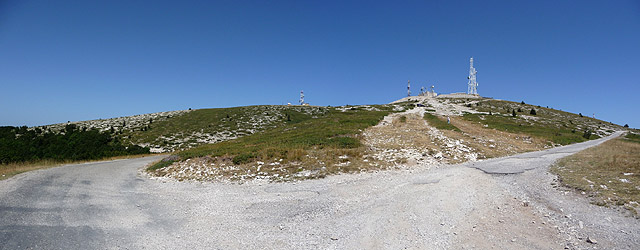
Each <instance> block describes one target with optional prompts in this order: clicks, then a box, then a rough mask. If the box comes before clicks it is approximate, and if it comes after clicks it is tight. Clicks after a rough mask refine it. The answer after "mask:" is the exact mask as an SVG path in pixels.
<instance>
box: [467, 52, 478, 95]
mask: <svg viewBox="0 0 640 250" xmlns="http://www.w3.org/2000/svg"><path fill="white" fill-rule="evenodd" d="M477 73H478V71H476V69H475V68H474V67H473V57H472V58H471V60H469V76H468V77H467V79H469V88H468V89H467V94H470V95H477V94H478V82H477V81H476V74H477Z"/></svg>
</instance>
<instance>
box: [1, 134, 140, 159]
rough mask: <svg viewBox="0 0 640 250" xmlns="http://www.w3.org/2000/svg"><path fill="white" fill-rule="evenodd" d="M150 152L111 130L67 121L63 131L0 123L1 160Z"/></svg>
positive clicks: (98, 156)
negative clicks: (87, 126) (92, 127)
mask: <svg viewBox="0 0 640 250" xmlns="http://www.w3.org/2000/svg"><path fill="white" fill-rule="evenodd" d="M146 153H149V148H148V147H144V148H143V147H140V146H138V145H125V144H123V143H122V142H121V141H120V140H119V139H118V138H117V137H114V136H112V133H109V132H106V131H105V132H100V131H99V130H97V129H87V128H78V127H77V126H76V125H75V124H67V125H66V126H65V128H64V130H62V131H60V132H57V133H56V132H51V131H43V130H42V129H40V128H34V129H28V128H27V127H26V126H22V127H12V126H3V127H0V164H6V163H13V162H25V161H37V160H44V159H51V160H95V159H101V158H105V157H111V156H120V155H134V154H146Z"/></svg>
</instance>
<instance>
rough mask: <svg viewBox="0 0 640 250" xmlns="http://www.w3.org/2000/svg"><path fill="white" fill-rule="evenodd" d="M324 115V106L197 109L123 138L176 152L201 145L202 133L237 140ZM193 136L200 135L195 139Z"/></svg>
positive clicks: (326, 110)
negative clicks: (179, 142) (175, 149)
mask: <svg viewBox="0 0 640 250" xmlns="http://www.w3.org/2000/svg"><path fill="white" fill-rule="evenodd" d="M326 112H328V109H327V108H325V107H312V106H275V105H263V106H246V107H234V108H216V109H199V110H194V111H191V112H188V113H185V114H183V115H180V116H176V117H172V118H170V119H167V120H163V121H157V122H153V123H152V124H150V126H151V129H148V130H146V131H142V130H136V131H132V132H131V131H129V132H126V133H125V134H124V135H123V137H124V138H126V140H127V141H131V142H134V143H150V144H152V145H159V146H163V147H164V146H169V148H177V149H180V148H186V147H193V146H197V145H199V144H202V143H198V142H197V141H196V139H197V138H206V137H205V136H204V135H205V134H212V135H213V134H218V133H226V134H228V135H229V136H232V137H239V136H244V135H248V134H252V133H253V132H259V131H264V130H268V129H271V128H274V127H278V126H281V125H284V124H293V123H298V122H301V121H304V120H307V119H311V118H312V117H314V116H322V115H324V114H325V113H326ZM196 134H200V135H202V136H201V137H198V136H196ZM178 140H186V141H188V142H189V143H186V144H184V145H180V146H178V145H177V143H176V141H178ZM174 144H175V145H174ZM173 146H174V147H173Z"/></svg>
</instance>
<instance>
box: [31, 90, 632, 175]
mask: <svg viewBox="0 0 640 250" xmlns="http://www.w3.org/2000/svg"><path fill="white" fill-rule="evenodd" d="M447 119H448V120H449V122H447ZM71 124H75V125H76V126H78V127H80V128H88V129H91V128H96V129H99V130H100V131H110V132H111V133H112V134H113V135H114V136H116V137H118V138H119V140H121V141H123V142H125V143H130V144H134V145H138V146H141V147H149V148H150V149H151V152H173V154H174V156H172V157H169V158H168V159H167V160H165V161H163V162H160V163H159V164H156V165H155V166H154V167H152V168H151V169H153V171H152V172H153V174H154V175H157V176H168V177H173V178H177V179H196V180H247V179H268V180H290V179H300V178H317V177H322V176H326V175H328V174H336V173H343V172H360V171H370V170H376V169H388V168H410V167H411V166H414V165H416V164H428V165H433V166H437V165H438V164H451V163H461V162H465V161H477V160H482V159H487V158H494V157H500V156H506V155H513V154H516V153H522V152H529V151H536V150H541V149H546V148H551V147H556V146H560V145H567V144H572V143H576V142H582V141H586V140H590V139H596V138H600V137H604V136H607V135H610V134H612V133H613V132H614V131H617V130H624V129H625V128H623V127H622V126H620V125H616V124H612V123H610V122H605V121H601V120H598V119H594V118H590V117H585V116H582V115H581V114H572V113H568V112H564V111H560V110H556V109H551V108H547V107H542V106H539V105H531V104H526V103H524V102H519V103H518V102H511V101H504V100H496V99H491V98H482V97H479V96H471V95H465V94H449V95H440V96H438V97H435V98H433V97H425V96H411V97H405V98H402V99H400V100H397V101H394V102H392V103H390V104H383V105H357V106H339V107H320V106H297V105H293V106H291V105H287V106H283V105H260V106H246V107H234V108H216V109H199V110H182V111H170V112H161V113H153V114H144V115H137V116H130V117H119V118H112V119H100V120H92V121H81V122H73V123H71ZM66 125H67V124H54V125H48V126H42V127H39V128H40V129H43V130H51V131H56V130H62V129H63V128H64V127H65V126H66ZM267 166H268V167H267Z"/></svg>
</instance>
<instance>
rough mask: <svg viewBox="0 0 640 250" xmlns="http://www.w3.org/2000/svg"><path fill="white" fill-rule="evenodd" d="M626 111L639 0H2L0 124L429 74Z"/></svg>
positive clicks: (530, 98)
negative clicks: (472, 76) (471, 76)
mask: <svg viewBox="0 0 640 250" xmlns="http://www.w3.org/2000/svg"><path fill="white" fill-rule="evenodd" d="M472 56H473V57H474V60H475V66H476V68H477V70H478V82H479V87H478V92H479V93H480V94H481V95H483V96H488V97H494V98H499V99H506V100H513V101H518V102H519V101H522V100H524V101H525V102H527V103H531V104H536V105H542V106H549V107H553V108H557V109H562V110H566V111H570V112H575V113H578V112H581V113H583V114H588V115H591V114H593V113H595V115H596V117H597V118H600V119H604V120H606V121H611V122H614V123H617V124H621V125H624V124H625V123H628V124H629V125H630V126H632V127H636V128H639V127H640V115H639V114H640V101H639V100H638V99H639V98H638V96H640V75H639V74H640V2H639V1H616V0H613V1H304V0H303V1H300V0H295V1H131V0H127V1H84V0H83V1H62V0H61V1H29V0H21V1H3V0H0V89H1V90H0V91H1V92H0V96H1V98H0V125H14V126H15V125H28V126H34V125H45V124H52V123H60V122H66V121H68V120H70V121H78V120H90V119H99V118H111V117H119V116H128V115H136V114H143V113H151V112H160V111H170V110H180V109H187V108H194V109H196V108H212V107H231V106H244V105H254V104H285V103H287V102H292V103H297V100H298V97H299V92H300V90H304V92H305V95H306V100H307V101H308V102H309V103H311V104H312V105H332V106H337V105H345V104H380V103H388V102H391V101H393V100H396V99H399V98H402V97H403V96H405V95H406V83H407V80H409V79H410V80H411V82H412V86H413V89H412V91H413V92H414V93H416V92H418V91H419V87H420V86H429V85H432V84H433V85H435V86H436V88H435V89H436V92H439V93H451V92H464V91H466V84H467V79H466V77H467V75H468V70H469V57H472Z"/></svg>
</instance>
